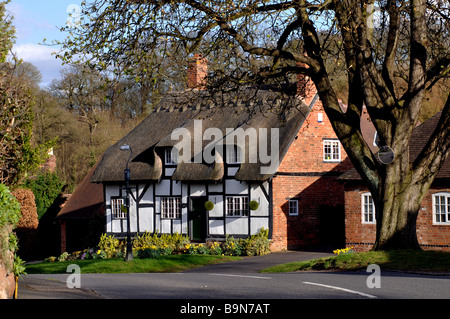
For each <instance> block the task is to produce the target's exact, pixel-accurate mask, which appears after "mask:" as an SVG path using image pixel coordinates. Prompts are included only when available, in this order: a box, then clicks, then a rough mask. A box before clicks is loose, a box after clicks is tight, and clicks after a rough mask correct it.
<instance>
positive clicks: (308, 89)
mask: <svg viewBox="0 0 450 319" xmlns="http://www.w3.org/2000/svg"><path fill="white" fill-rule="evenodd" d="M297 66H298V67H303V68H306V69H308V68H309V66H308V65H307V64H305V63H302V62H297ZM297 94H298V95H299V97H300V98H303V99H304V103H305V104H306V105H309V104H310V103H311V101H312V100H313V99H314V97H315V96H316V94H317V89H316V86H315V84H314V82H313V81H312V80H311V78H310V77H309V76H307V75H305V74H301V73H297Z"/></svg>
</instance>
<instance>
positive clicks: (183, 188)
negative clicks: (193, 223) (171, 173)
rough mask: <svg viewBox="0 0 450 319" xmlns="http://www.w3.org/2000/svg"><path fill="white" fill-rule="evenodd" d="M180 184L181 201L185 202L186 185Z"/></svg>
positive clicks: (186, 198) (186, 196) (186, 194)
mask: <svg viewBox="0 0 450 319" xmlns="http://www.w3.org/2000/svg"><path fill="white" fill-rule="evenodd" d="M180 184H181V202H182V203H184V204H186V203H187V202H188V186H187V184H184V183H180Z"/></svg>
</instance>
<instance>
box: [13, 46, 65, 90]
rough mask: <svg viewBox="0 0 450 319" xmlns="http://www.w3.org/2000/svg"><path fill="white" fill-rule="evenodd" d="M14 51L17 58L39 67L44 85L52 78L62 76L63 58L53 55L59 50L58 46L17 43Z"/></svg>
mask: <svg viewBox="0 0 450 319" xmlns="http://www.w3.org/2000/svg"><path fill="white" fill-rule="evenodd" d="M12 51H13V52H14V53H15V54H16V56H17V58H19V59H22V60H23V61H25V62H30V63H32V64H33V65H35V66H36V67H37V68H38V69H39V71H40V72H41V74H42V83H41V85H42V86H47V85H48V84H50V83H51V81H52V80H54V79H55V78H58V77H59V76H60V70H61V69H62V68H63V67H62V63H61V60H59V59H56V57H55V55H52V53H53V52H55V51H57V48H55V47H49V46H45V45H39V44H33V43H25V44H17V45H15V46H14V47H13V50H12Z"/></svg>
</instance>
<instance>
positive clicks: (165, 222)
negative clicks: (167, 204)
mask: <svg viewBox="0 0 450 319" xmlns="http://www.w3.org/2000/svg"><path fill="white" fill-rule="evenodd" d="M171 223H172V221H171V220H170V219H161V234H170V230H171V227H170V225H171Z"/></svg>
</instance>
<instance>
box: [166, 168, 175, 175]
mask: <svg viewBox="0 0 450 319" xmlns="http://www.w3.org/2000/svg"><path fill="white" fill-rule="evenodd" d="M175 169H176V168H174V167H169V168H165V172H164V173H165V174H166V176H172V175H173V172H175Z"/></svg>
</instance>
